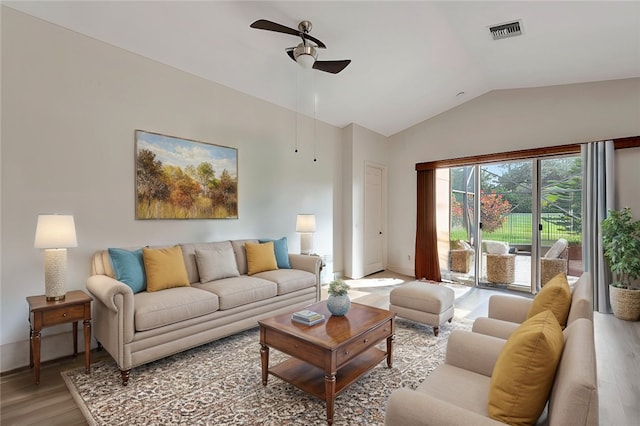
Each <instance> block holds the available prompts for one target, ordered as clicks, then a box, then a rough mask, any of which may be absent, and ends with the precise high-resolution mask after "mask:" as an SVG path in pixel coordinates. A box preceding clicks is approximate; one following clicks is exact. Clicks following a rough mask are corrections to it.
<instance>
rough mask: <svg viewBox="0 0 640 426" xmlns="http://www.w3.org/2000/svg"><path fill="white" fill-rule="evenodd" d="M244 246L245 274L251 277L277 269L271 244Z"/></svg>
mask: <svg viewBox="0 0 640 426" xmlns="http://www.w3.org/2000/svg"><path fill="white" fill-rule="evenodd" d="M244 246H245V249H246V250H247V274H249V275H253V274H257V273H258V272H263V271H272V270H274V269H278V263H277V262H276V254H275V251H274V249H273V242H268V243H262V244H261V243H256V244H254V243H246V244H245V245H244Z"/></svg>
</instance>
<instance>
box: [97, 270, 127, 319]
mask: <svg viewBox="0 0 640 426" xmlns="http://www.w3.org/2000/svg"><path fill="white" fill-rule="evenodd" d="M87 289H88V290H89V292H90V293H91V294H92V295H93V296H95V297H96V298H97V299H98V300H100V302H102V304H103V305H105V306H106V307H107V308H109V309H110V310H112V311H114V312H118V306H117V305H116V302H115V300H116V298H115V296H116V295H117V294H121V295H122V297H123V298H124V302H125V305H131V306H133V291H132V290H131V287H129V286H128V285H126V284H124V283H122V282H120V281H118V280H115V279H113V278H111V277H108V276H106V275H92V276H90V277H89V279H88V280H87ZM132 311H133V309H132Z"/></svg>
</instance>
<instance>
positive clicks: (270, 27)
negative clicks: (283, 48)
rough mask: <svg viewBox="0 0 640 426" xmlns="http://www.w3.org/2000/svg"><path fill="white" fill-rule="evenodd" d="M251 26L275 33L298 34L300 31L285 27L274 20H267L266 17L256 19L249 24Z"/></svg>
mask: <svg viewBox="0 0 640 426" xmlns="http://www.w3.org/2000/svg"><path fill="white" fill-rule="evenodd" d="M249 26H250V27H251V28H257V29H259V30H267V31H275V32H277V33H285V34H291V35H294V36H299V35H300V31H298V30H294V29H293V28H289V27H285V26H284V25H280V24H277V23H275V22H271V21H267V20H266V19H258V20H257V21H255V22H254V23H253V24H251V25H249Z"/></svg>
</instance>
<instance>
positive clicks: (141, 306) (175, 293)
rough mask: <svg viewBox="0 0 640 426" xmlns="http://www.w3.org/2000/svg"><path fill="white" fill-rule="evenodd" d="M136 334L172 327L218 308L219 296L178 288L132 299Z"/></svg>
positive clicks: (140, 295)
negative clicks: (137, 332) (165, 326)
mask: <svg viewBox="0 0 640 426" xmlns="http://www.w3.org/2000/svg"><path fill="white" fill-rule="evenodd" d="M134 298H135V299H134V300H135V301H134V303H135V307H136V308H135V312H134V321H135V322H134V324H135V329H136V331H145V330H151V329H154V328H157V327H162V326H164V325H169V324H175V323H178V322H181V321H185V320H188V319H191V318H196V317H199V316H201V315H206V314H209V313H211V312H215V311H217V310H218V308H219V304H218V296H216V295H215V294H214V293H210V292H207V291H203V290H200V289H197V288H192V287H177V288H170V289H166V290H163V291H155V292H152V293H149V292H144V291H143V292H142V293H138V294H136V295H134Z"/></svg>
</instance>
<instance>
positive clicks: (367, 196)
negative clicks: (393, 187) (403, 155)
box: [364, 163, 386, 275]
mask: <svg viewBox="0 0 640 426" xmlns="http://www.w3.org/2000/svg"><path fill="white" fill-rule="evenodd" d="M364 186H365V191H364V274H365V275H369V274H372V273H374V272H378V271H382V270H383V269H384V263H385V247H386V245H385V241H386V236H385V231H386V226H385V224H386V210H385V208H386V207H385V206H386V202H385V199H386V194H385V188H386V170H385V168H384V166H380V165H375V164H370V163H367V164H366V165H365V185H364Z"/></svg>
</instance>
